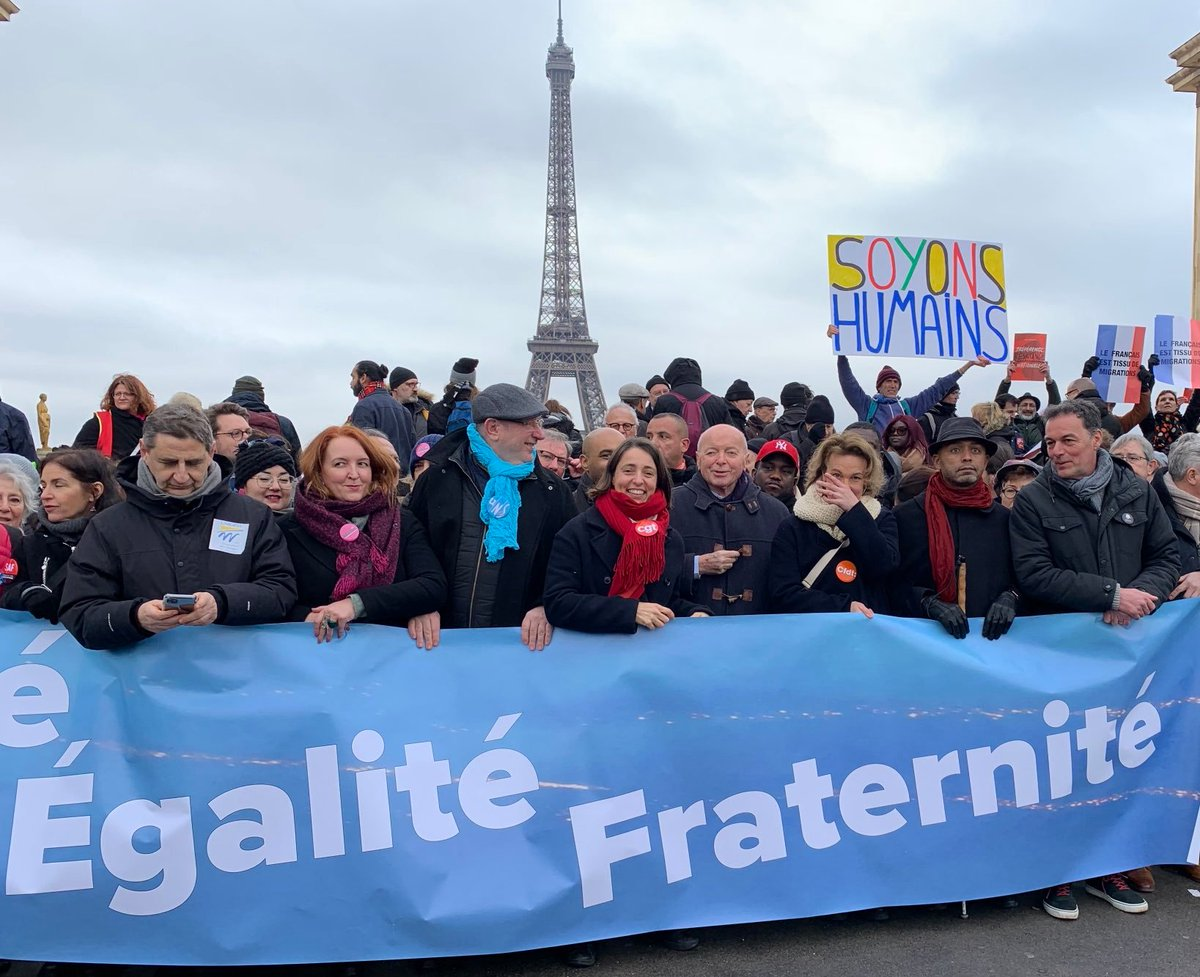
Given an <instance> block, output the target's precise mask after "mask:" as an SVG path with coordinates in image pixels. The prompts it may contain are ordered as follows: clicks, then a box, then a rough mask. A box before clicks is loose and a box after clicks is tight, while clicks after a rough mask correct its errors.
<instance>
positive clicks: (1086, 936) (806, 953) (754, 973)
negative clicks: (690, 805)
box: [11, 869, 1200, 977]
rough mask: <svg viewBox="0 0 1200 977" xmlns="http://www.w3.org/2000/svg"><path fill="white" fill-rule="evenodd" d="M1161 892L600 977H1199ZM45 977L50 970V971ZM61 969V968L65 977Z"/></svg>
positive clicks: (908, 914) (712, 952) (827, 922)
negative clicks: (1059, 911) (1072, 914)
mask: <svg viewBox="0 0 1200 977" xmlns="http://www.w3.org/2000/svg"><path fill="white" fill-rule="evenodd" d="M1155 878H1156V879H1157V882H1158V891H1156V892H1155V893H1154V894H1153V895H1151V896H1149V900H1150V903H1151V908H1150V911H1149V912H1148V913H1145V914H1142V915H1139V916H1132V915H1128V914H1125V913H1120V912H1118V911H1117V910H1115V909H1113V908H1111V907H1110V906H1108V905H1107V904H1106V903H1104V902H1101V901H1100V900H1099V899H1096V898H1094V897H1092V896H1089V895H1087V894H1086V893H1084V892H1083V890H1082V887H1079V889H1078V899H1079V907H1080V918H1079V919H1078V920H1076V921H1074V922H1063V921H1059V920H1053V919H1051V918H1050V917H1049V916H1047V915H1046V914H1045V913H1043V912H1042V911H1041V910H1040V909H1039V908H1036V905H1037V903H1038V902H1039V901H1040V900H1039V899H1035V898H1034V897H1033V896H1032V895H1031V896H1029V897H1026V898H1024V899H1023V900H1022V905H1021V906H1020V907H1019V908H1017V909H1008V910H1006V909H1001V908H1000V907H999V906H998V905H992V904H987V903H972V904H971V905H970V906H969V907H968V911H969V916H968V917H967V918H966V919H962V918H961V917H960V912H959V907H958V906H947V907H944V908H940V909H939V908H932V907H927V908H920V909H899V910H893V911H892V914H891V915H892V918H891V919H890V920H889V921H887V922H872V921H870V920H868V919H866V918H865V917H863V916H853V917H847V918H845V919H834V918H826V919H816V920H798V921H794V922H786V923H762V924H755V925H749V926H730V927H724V928H719V929H709V930H703V931H700V935H701V936H702V937H703V943H702V944H701V946H700V948H699V949H698V950H694V951H692V952H690V953H677V952H673V951H671V950H667V949H664V948H662V947H659V946H657V945H655V944H654V943H653V942H652V941H651V940H650V939H649V938H645V937H635V938H629V939H623V940H613V941H609V942H606V943H602V944H599V946H598V957H599V959H598V961H597V964H596V966H595V967H593V968H592V969H591V970H590V971H586V973H588V974H590V975H593V977H602V975H603V977H627V975H628V977H634V975H636V977H708V975H711V977H743V975H745V977H776V975H778V977H793V975H800V974H805V975H807V974H820V975H821V977H842V975H845V977H863V975H879V977H886V975H891V974H903V975H905V977H949V975H955V977H957V975H962V977H988V975H1000V977H1007V975H1014V977H1016V975H1020V977H1043V975H1048V977H1058V975H1063V977H1068V975H1069V977H1077V975H1081V974H1086V975H1087V977H1109V975H1111V977H1175V975H1179V977H1184V975H1186V977H1197V975H1198V974H1200V897H1197V896H1193V895H1191V894H1190V893H1189V891H1188V890H1189V889H1190V888H1194V889H1196V890H1197V891H1198V892H1200V886H1198V885H1196V884H1195V883H1191V882H1188V881H1187V880H1186V879H1184V878H1182V877H1180V876H1178V875H1174V874H1172V873H1170V872H1166V871H1164V870H1161V869H1156V870H1155ZM123 969H124V968H104V969H103V971H102V973H103V974H104V977H110V975H116V977H134V975H136V977H148V975H150V971H149V969H148V968H147V969H143V968H136V969H135V968H128V972H127V974H123V973H122V970H123ZM243 972H244V973H253V975H254V977H341V974H342V968H334V967H320V968H318V967H286V968H255V969H254V970H253V971H249V970H247V971H243ZM567 972H569V973H572V974H579V975H582V974H583V973H585V971H574V970H572V971H568V968H566V967H564V966H563V965H562V963H561V958H560V956H559V954H558V953H556V952H555V951H552V950H539V951H535V952H531V953H522V954H510V955H505V956H497V957H471V958H459V959H455V960H444V961H440V962H438V963H437V964H436V965H435V966H434V967H433V968H432V969H423V968H421V967H420V966H419V965H418V964H416V963H413V962H408V961H405V962H399V963H392V964H371V965H368V966H362V967H359V968H357V973H358V975H359V977H393V975H394V977H421V975H424V977H518V975H521V977H524V975H533V977H536V975H558V977H561V975H562V974H564V973H567ZM36 975H37V965H35V964H17V965H15V966H14V967H13V970H12V974H11V977H36ZM199 975H200V972H199V971H196V970H190V969H187V970H185V969H174V968H157V973H156V974H155V975H154V977H199ZM43 977H50V975H49V974H46V975H43ZM64 977H65V975H64Z"/></svg>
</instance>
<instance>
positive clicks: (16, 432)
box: [0, 401, 37, 461]
mask: <svg viewBox="0 0 1200 977" xmlns="http://www.w3.org/2000/svg"><path fill="white" fill-rule="evenodd" d="M0 454H8V455H20V456H21V457H22V458H28V459H29V460H30V461H37V451H36V450H34V445H33V432H32V431H31V430H30V429H29V418H27V417H26V416H25V414H24V413H23V412H22V411H20V410H19V409H18V408H16V407H13V405H12V404H6V403H4V402H3V401H0Z"/></svg>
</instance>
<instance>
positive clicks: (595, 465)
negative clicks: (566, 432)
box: [575, 427, 625, 512]
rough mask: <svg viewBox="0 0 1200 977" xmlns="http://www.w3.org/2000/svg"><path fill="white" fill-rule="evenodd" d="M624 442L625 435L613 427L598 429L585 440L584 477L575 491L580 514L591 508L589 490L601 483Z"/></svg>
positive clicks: (581, 459) (580, 455)
mask: <svg viewBox="0 0 1200 977" xmlns="http://www.w3.org/2000/svg"><path fill="white" fill-rule="evenodd" d="M624 440H625V435H624V434H622V433H621V432H620V431H618V430H616V429H615V428H611V427H598V428H596V430H594V431H591V432H590V433H589V434H588V435H587V436H586V437H585V438H584V439H583V447H582V448H581V449H580V451H579V463H580V465H581V466H582V467H583V475H582V476H581V477H580V479H579V485H578V486H577V487H576V489H575V508H576V509H578V510H579V511H580V512H587V511H588V509H590V508H591V506H592V500H591V499H590V498H589V497H588V490H589V489H590V488H591V487H592V486H593V485H595V484H596V483H597V482H598V481H600V476H601V475H603V474H604V469H605V468H607V467H608V459H609V458H611V457H612V455H613V452H614V451H616V450H617V447H618V445H620V443H621V442H622V441H624Z"/></svg>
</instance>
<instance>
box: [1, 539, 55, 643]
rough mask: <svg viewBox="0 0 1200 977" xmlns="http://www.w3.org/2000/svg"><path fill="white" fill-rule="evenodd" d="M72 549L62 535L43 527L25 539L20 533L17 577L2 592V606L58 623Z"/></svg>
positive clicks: (15, 556)
mask: <svg viewBox="0 0 1200 977" xmlns="http://www.w3.org/2000/svg"><path fill="white" fill-rule="evenodd" d="M72 549H73V547H72V546H71V545H70V544H69V543H68V542H67V541H66V540H64V539H63V538H62V537H61V536H55V535H54V534H53V533H49V532H47V531H46V530H45V529H43V528H42V527H41V526H40V525H38V526H37V528H35V529H32V530H30V531H29V532H28V533H26V534H25V535H24V536H21V535H20V534H18V535H17V537H16V540H15V542H14V545H13V559H14V560H16V561H17V575H16V576H15V577H14V578H13V579H12V580H11V581H10V582H9V583H8V584H6V585H5V586H4V590H3V593H0V607H3V608H4V609H5V610H6V611H27V612H28V613H30V614H32V615H33V616H34V617H37V618H41V619H43V620H46V621H49V622H50V623H51V624H57V623H58V613H59V605H60V604H61V602H62V594H63V584H65V583H66V580H67V562H68V561H69V560H70V559H71V552H72Z"/></svg>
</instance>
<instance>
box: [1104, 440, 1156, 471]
mask: <svg viewBox="0 0 1200 977" xmlns="http://www.w3.org/2000/svg"><path fill="white" fill-rule="evenodd" d="M1108 453H1109V454H1110V455H1112V456H1113V457H1114V458H1116V459H1117V460H1118V461H1123V462H1125V464H1127V465H1128V466H1129V467H1130V468H1132V469H1133V473H1134V474H1135V475H1136V476H1137V477H1138V478H1144V479H1145V480H1146V481H1147V482H1153V481H1154V473H1155V472H1156V471H1158V459H1157V458H1155V457H1154V447H1153V446H1152V445H1151V444H1150V442H1149V441H1147V440H1146V439H1145V438H1144V437H1142V436H1141V435H1140V434H1134V433H1133V432H1132V431H1130V432H1129V433H1128V434H1122V435H1121V436H1120V437H1119V438H1117V440H1116V441H1114V442H1113V446H1112V447H1111V448H1109V449H1108Z"/></svg>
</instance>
